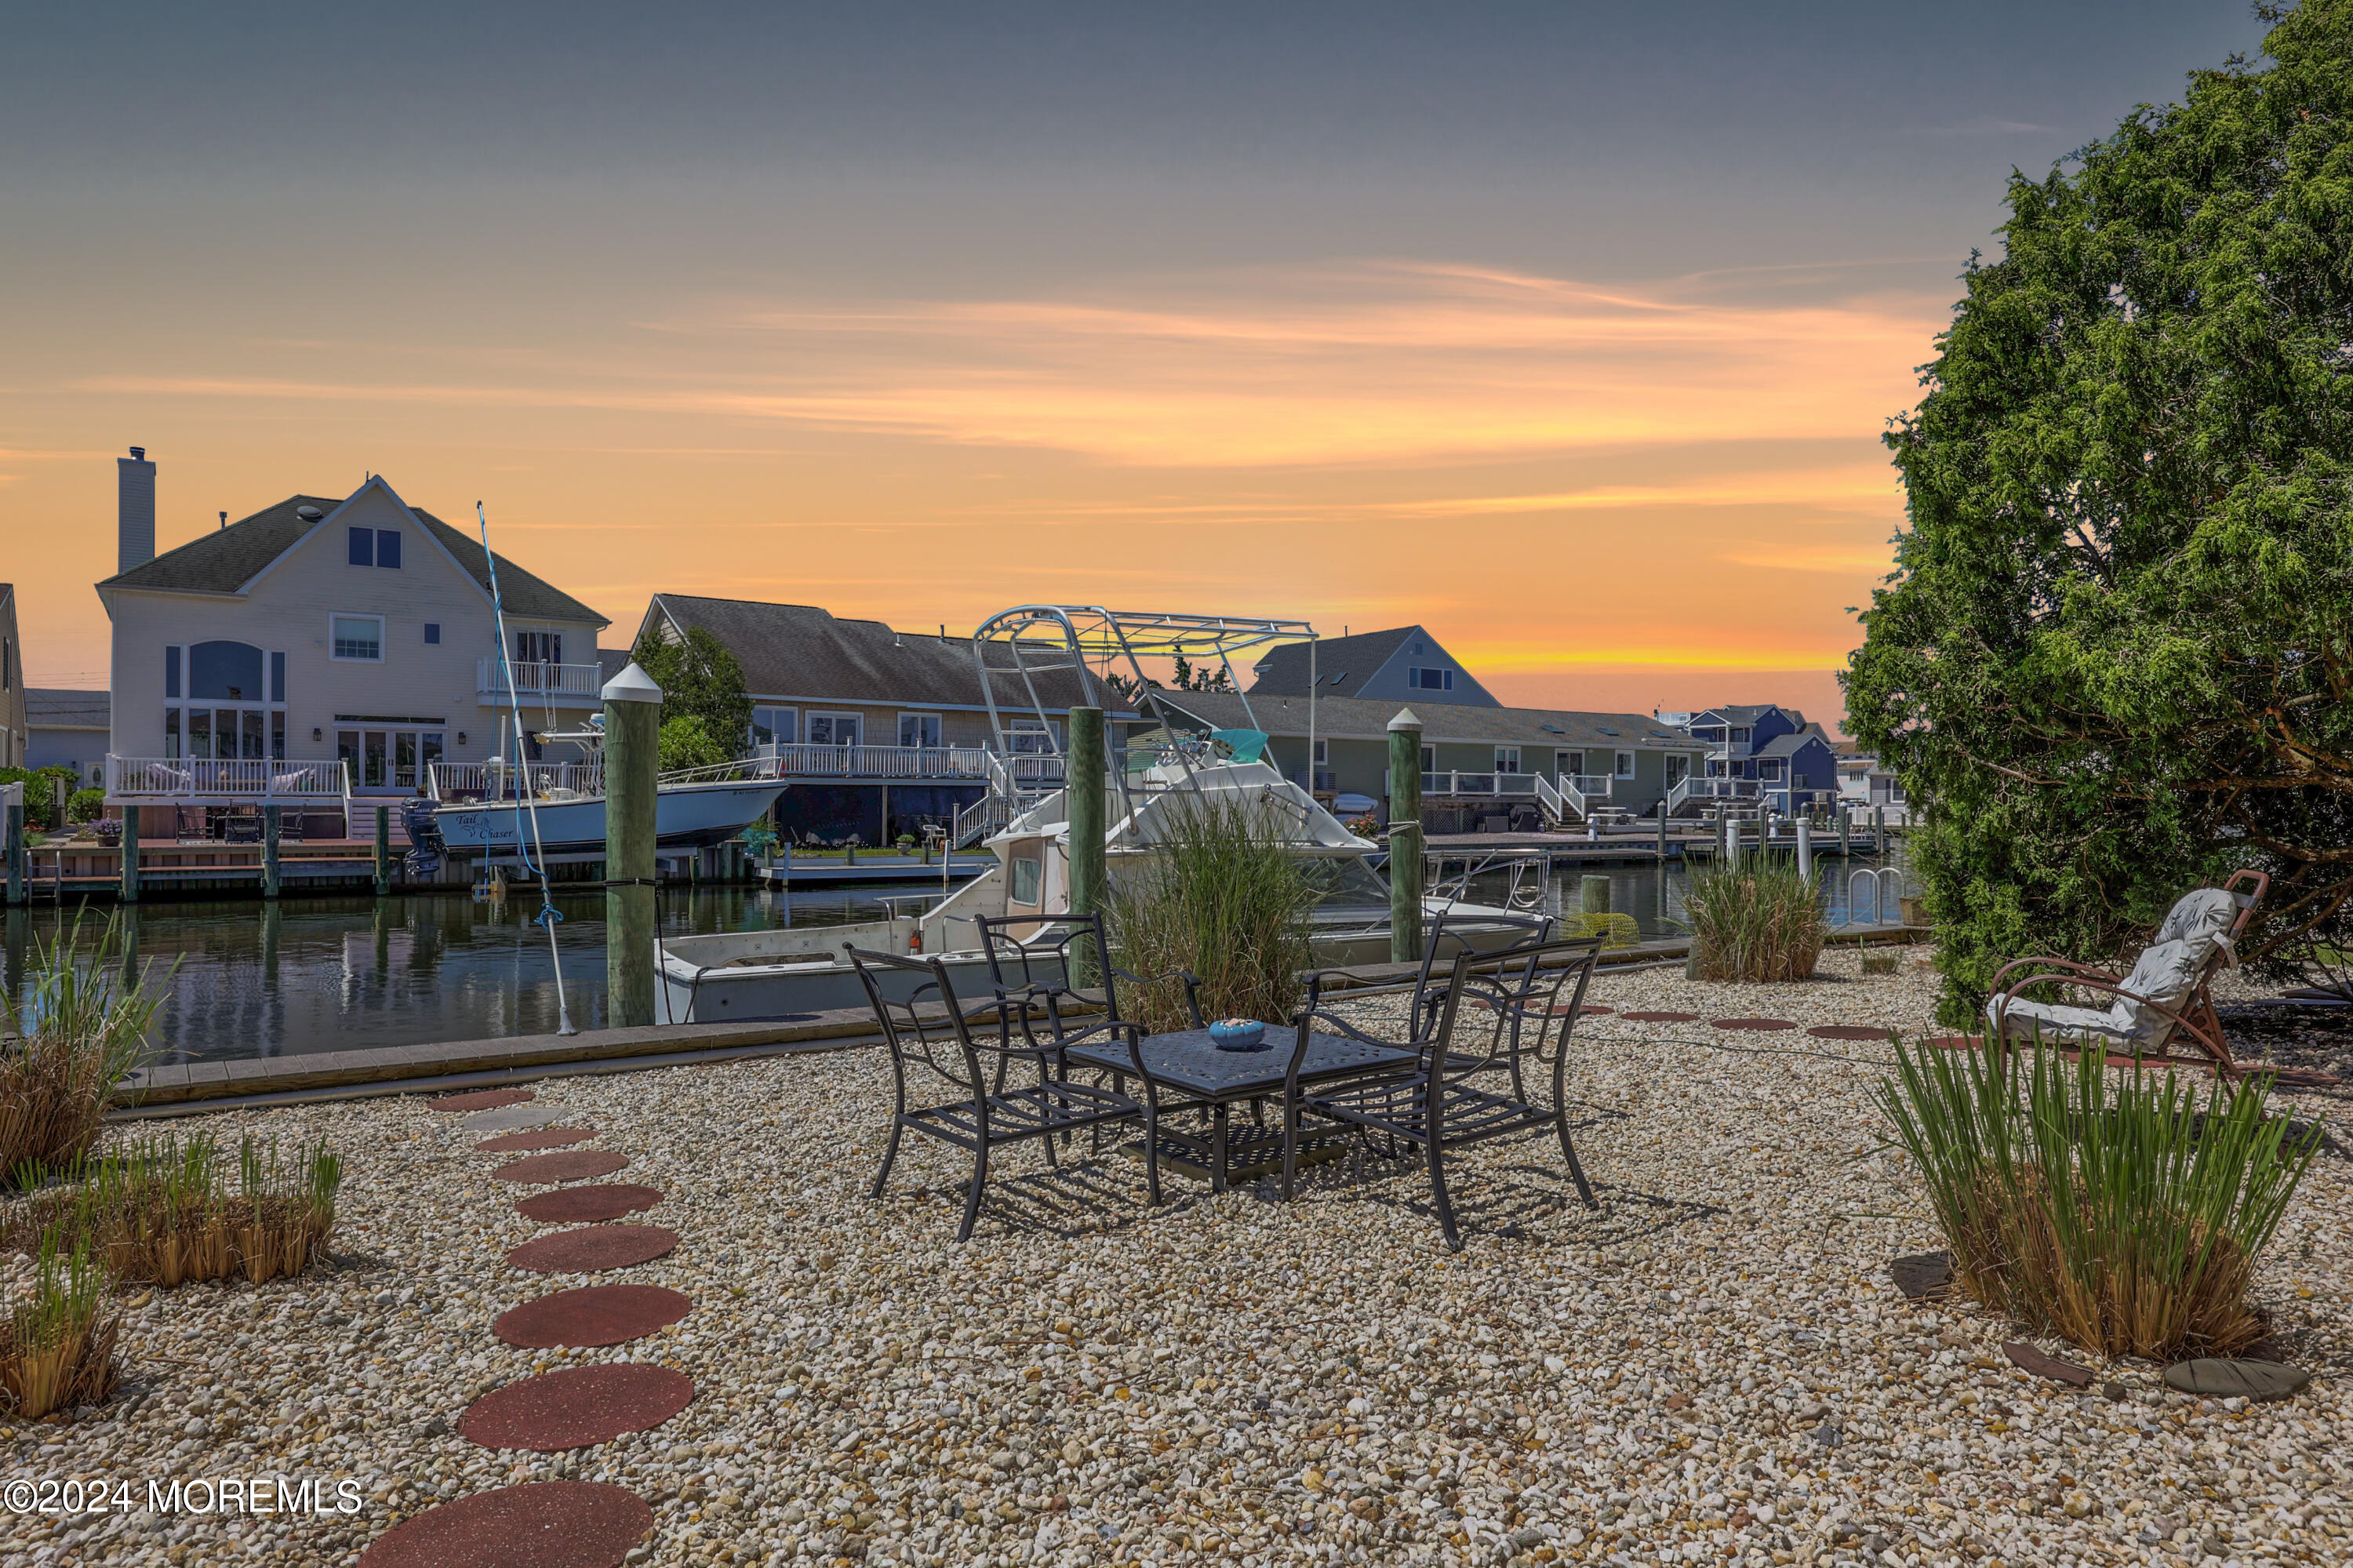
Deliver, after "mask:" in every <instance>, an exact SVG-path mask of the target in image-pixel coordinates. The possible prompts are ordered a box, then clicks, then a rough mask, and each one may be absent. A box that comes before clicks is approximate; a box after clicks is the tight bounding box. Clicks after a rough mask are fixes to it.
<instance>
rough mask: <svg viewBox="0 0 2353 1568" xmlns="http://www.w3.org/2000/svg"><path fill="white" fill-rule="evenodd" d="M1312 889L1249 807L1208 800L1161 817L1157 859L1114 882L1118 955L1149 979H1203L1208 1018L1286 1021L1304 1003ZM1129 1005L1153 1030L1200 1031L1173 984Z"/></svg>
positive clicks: (1130, 867)
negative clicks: (1171, 975) (1171, 974)
mask: <svg viewBox="0 0 2353 1568" xmlns="http://www.w3.org/2000/svg"><path fill="white" fill-rule="evenodd" d="M1315 899H1316V894H1315V889H1314V885H1312V884H1311V883H1310V882H1309V881H1308V879H1307V877H1306V875H1305V874H1303V872H1302V871H1301V869H1300V866H1299V863H1298V861H1297V860H1296V859H1295V858H1294V857H1293V855H1292V854H1291V853H1289V851H1287V850H1286V849H1285V848H1284V847H1283V845H1282V842H1280V841H1279V840H1277V839H1276V838H1274V837H1273V836H1271V833H1270V832H1269V831H1268V830H1267V828H1266V827H1265V826H1263V825H1262V824H1261V821H1260V820H1259V818H1258V817H1257V816H1255V815H1253V813H1252V811H1251V810H1250V805H1249V804H1248V803H1247V802H1243V801H1237V800H1219V799H1217V798H1215V797H1204V798H1201V799H1198V800H1194V801H1192V802H1191V803H1190V804H1188V805H1187V808H1186V809H1184V810H1177V811H1172V812H1170V813H1168V814H1167V815H1166V817H1165V818H1164V820H1163V822H1162V836H1161V839H1160V842H1158V843H1157V844H1156V845H1155V848H1154V851H1153V853H1151V854H1149V855H1147V856H1144V857H1139V858H1138V859H1136V860H1134V861H1133V862H1130V863H1128V864H1127V865H1126V866H1124V867H1123V868H1122V869H1121V874H1120V875H1119V876H1117V877H1116V878H1114V879H1113V886H1112V896H1111V908H1110V911H1109V913H1110V916H1111V937H1112V951H1113V962H1115V963H1117V964H1118V965H1119V966H1120V967H1121V968H1123V969H1128V970H1131V971H1132V972H1134V973H1136V974H1141V975H1152V974H1163V973H1166V971H1168V970H1170V969H1187V970H1190V971H1191V972H1192V973H1194V974H1195V975H1198V977H1200V981H1201V1011H1202V1012H1203V1013H1204V1014H1205V1015H1207V1016H1208V1017H1210V1018H1257V1019H1263V1020H1265V1021H1267V1022H1276V1023H1279V1022H1282V1021H1283V1020H1284V1019H1286V1018H1288V1017H1290V1016H1291V1012H1292V1010H1293V1008H1295V1007H1297V1006H1298V1005H1299V1001H1300V996H1301V988H1300V983H1299V975H1300V971H1302V970H1303V969H1307V968H1308V967H1309V966H1310V965H1311V964H1312V962H1313V961H1314V960H1313V957H1312V955H1311V953H1310V951H1309V948H1308V944H1307V928H1308V916H1309V914H1310V913H1311V912H1312V911H1313V910H1314V907H1315ZM1130 993H1131V994H1132V995H1133V996H1134V1002H1133V1005H1131V1006H1129V1007H1128V1008H1127V1011H1128V1012H1130V1013H1131V1014H1132V1015H1133V1019H1134V1022H1137V1023H1140V1024H1142V1025H1143V1026H1144V1027H1145V1030H1146V1031H1147V1032H1153V1033H1158V1032H1162V1031H1166V1030H1176V1029H1186V1028H1189V1027H1191V1022H1192V1021H1191V1020H1190V1018H1189V1017H1187V1014H1186V1012H1185V1000H1184V993H1183V991H1181V990H1180V989H1179V988H1178V987H1177V986H1176V984H1175V983H1174V982H1170V983H1166V984H1162V985H1154V986H1145V987H1143V988H1141V989H1137V988H1134V987H1131V988H1130Z"/></svg>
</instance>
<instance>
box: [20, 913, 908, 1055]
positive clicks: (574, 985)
mask: <svg viewBox="0 0 2353 1568" xmlns="http://www.w3.org/2000/svg"><path fill="white" fill-rule="evenodd" d="M922 891H926V889H923V888H906V887H895V886H892V887H880V886H878V887H874V888H860V889H856V890H847V889H842V890H827V891H823V892H817V893H806V894H795V895H790V896H789V897H787V895H783V894H779V893H775V892H771V891H767V890H765V889H752V888H741V887H696V888H679V889H665V890H664V891H663V892H662V893H661V895H659V910H660V914H661V927H660V928H661V931H662V934H663V935H664V936H665V937H675V936H684V935H686V934H688V933H690V932H712V931H755V930H763V929H766V928H769V927H783V926H827V925H840V924H843V923H845V922H848V921H852V920H871V919H879V918H881V916H882V915H883V914H884V913H885V910H884V909H883V906H882V904H881V900H882V899H883V898H884V897H886V896H889V895H894V894H906V893H909V892H922ZM930 891H936V889H935V888H934V889H930ZM555 908H556V912H557V913H558V914H559V915H561V916H563V918H562V919H561V920H560V921H559V922H558V923H557V925H556V927H555V949H556V954H557V955H558V956H559V957H560V959H561V961H562V967H563V976H564V986H565V996H566V1001H568V1002H569V1004H570V1009H571V1013H572V1020H573V1022H574V1023H575V1025H577V1026H578V1027H580V1028H583V1029H594V1028H596V1027H599V1026H600V1025H602V1024H603V1023H604V1022H605V1017H606V1014H605V921H604V914H605V909H604V895H603V894H602V893H586V894H565V893H559V894H558V895H557V897H556V899H555ZM538 911H539V900H538V898H537V897H536V895H529V896H525V895H516V896H513V897H511V898H509V899H508V900H506V901H505V902H504V903H489V902H478V901H476V900H474V899H472V898H470V897H467V896H466V895H462V894H454V895H421V896H410V897H397V898H384V899H377V898H373V897H367V896H357V897H350V898H303V899H288V900H285V901H283V902H282V903H270V902H263V901H251V902H248V901H244V900H235V901H232V900H226V899H224V900H216V901H206V902H188V903H153V902H150V903H145V904H138V905H130V906H121V907H119V908H111V909H110V908H108V907H106V906H91V907H90V909H89V910H88V912H87V913H85V914H84V915H82V916H81V919H82V936H83V941H84V945H85V946H90V945H94V943H95V941H96V938H97V935H98V933H99V932H100V930H101V929H103V927H105V924H106V922H107V920H108V918H109V916H112V917H113V918H114V920H115V922H116V930H117V938H118V940H119V942H120V944H121V967H122V970H123V973H124V974H125V975H126V976H136V975H138V974H139V973H140V972H141V971H142V969H143V970H144V972H145V973H146V975H147V976H148V979H149V982H150V983H151V984H153V985H154V986H156V987H158V988H159V989H161V990H162V991H163V993H164V1001H163V1005H162V1006H161V1007H160V1008H159V1009H158V1010H157V1012H156V1015H155V1023H154V1027H153V1031H152V1033H151V1034H150V1040H151V1042H152V1043H153V1044H155V1045H156V1046H157V1047H159V1048H160V1049H161V1050H162V1051H163V1052H164V1057H163V1059H164V1061H165V1062H191V1061H220V1060H226V1059H233V1058H237V1057H245V1056H280V1055H306V1054H315V1053H319V1052H325V1051H350V1050H360V1049H365V1048H369V1047H375V1046H384V1045H413V1044H424V1043H426V1042H429V1041H438V1040H469V1039H487V1038H493V1037H497V1036H501V1035H511V1034H537V1033H553V1032H554V1029H555V1026H556V1018H557V1010H556V1001H555V983H556V982H555V977H556V959H555V958H551V956H550V954H549V951H548V941H547V936H546V933H545V931H544V930H543V928H542V927H540V926H538V925H536V924H534V922H533V917H534V916H536V915H537V914H538ZM74 918H75V914H74V911H73V910H72V909H70V908H69V909H67V910H66V911H64V912H63V913H59V912H58V911H57V910H54V909H33V910H26V909H10V910H8V911H7V912H6V916H5V923H0V932H5V949H0V983H5V985H6V987H7V989H8V992H9V994H10V995H12V996H16V997H18V998H19V999H21V998H22V996H23V994H24V988H25V985H26V974H27V969H28V965H29V962H30V959H31V955H32V952H33V948H34V945H35V944H36V943H37V942H47V941H51V940H54V939H55V938H57V937H58V934H59V932H60V931H61V930H62V929H63V928H64V927H68V926H70V925H71V924H72V922H73V920H74Z"/></svg>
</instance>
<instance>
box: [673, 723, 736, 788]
mask: <svg viewBox="0 0 2353 1568" xmlns="http://www.w3.org/2000/svg"><path fill="white" fill-rule="evenodd" d="M658 744H659V748H660V756H661V770H662V771H663V772H664V773H675V772H677V771H678V770H679V769H681V768H715V767H717V766H718V765H719V764H720V763H723V762H729V761H733V759H734V757H735V753H734V750H733V747H727V746H723V745H722V744H720V742H719V741H718V740H717V739H716V738H714V737H713V736H712V733H711V731H710V729H709V728H708V727H707V726H705V725H704V724H703V722H702V720H701V719H699V718H697V717H695V716H694V715H692V714H680V715H676V716H675V717H671V718H666V719H664V720H662V726H661V736H660V739H659V743H658Z"/></svg>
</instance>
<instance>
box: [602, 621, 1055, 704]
mask: <svg viewBox="0 0 2353 1568" xmlns="http://www.w3.org/2000/svg"><path fill="white" fill-rule="evenodd" d="M646 614H647V616H648V618H649V620H650V619H651V618H653V617H655V616H657V615H667V617H668V618H669V620H670V622H671V623H672V624H674V625H675V626H677V627H678V629H679V630H681V631H687V630H693V629H694V628H696V627H701V628H702V630H706V631H708V632H710V633H711V634H712V636H713V637H716V638H717V639H719V641H721V642H722V643H723V644H724V645H725V646H726V649H727V651H728V652H731V653H733V654H734V655H735V659H736V662H738V663H740V664H742V665H743V666H744V686H745V687H746V689H748V690H749V691H750V692H751V693H752V694H754V696H765V697H777V698H793V699H799V700H807V699H816V700H819V701H827V702H845V703H904V704H907V705H911V706H922V707H976V706H979V705H980V703H981V693H980V673H979V670H978V668H977V667H976V665H975V664H974V662H973V657H972V639H971V638H969V637H950V638H947V639H945V640H942V639H941V638H940V637H939V636H937V635H936V634H935V633H933V632H929V631H898V630H892V628H891V627H889V626H886V625H884V624H883V623H882V622H881V621H879V620H843V619H841V618H839V617H838V616H836V615H834V614H832V613H831V612H830V611H828V610H824V609H818V607H816V606H815V605H807V604H764V603H761V602H759V601H757V600H754V599H702V598H698V597H696V596H694V595H691V594H675V593H661V594H656V595H655V596H654V598H653V602H652V603H651V604H650V605H649V606H648V607H647V610H646ZM640 635H642V631H641V632H640ZM1025 646H1027V644H1025ZM990 662H991V663H992V664H1004V663H1008V662H1010V660H1009V656H1004V657H997V658H992V659H991V661H990ZM996 685H997V702H998V703H999V704H1001V705H1008V707H1011V708H1015V709H1018V710H1020V711H1025V712H1026V711H1029V696H1028V694H1026V693H1025V692H1024V691H1023V689H1022V686H1021V683H1019V682H1018V681H1013V680H1007V679H1005V678H1003V677H1002V676H1000V677H998V678H997V683H996ZM1081 692H1082V687H1081V685H1080V682H1079V678H1078V676H1077V675H1076V674H1074V673H1071V672H1070V671H1068V670H1061V671H1051V672H1049V673H1044V674H1041V675H1039V677H1038V694H1039V701H1040V702H1042V703H1043V704H1044V705H1045V706H1046V707H1047V709H1048V710H1049V711H1058V710H1060V709H1064V708H1070V707H1074V706H1076V705H1079V704H1080V703H1081V702H1082V701H1083V700H1084V699H1083V697H1082V695H1081Z"/></svg>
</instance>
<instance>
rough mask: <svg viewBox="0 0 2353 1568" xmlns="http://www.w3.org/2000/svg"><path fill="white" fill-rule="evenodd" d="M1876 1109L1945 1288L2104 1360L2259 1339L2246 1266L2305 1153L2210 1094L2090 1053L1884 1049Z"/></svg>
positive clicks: (2210, 1350)
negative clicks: (1929, 1234) (1916, 1176)
mask: <svg viewBox="0 0 2353 1568" xmlns="http://www.w3.org/2000/svg"><path fill="white" fill-rule="evenodd" d="M1896 1061H1897V1064H1898V1075H1897V1077H1895V1078H1894V1079H1883V1080H1881V1082H1880V1085H1879V1088H1878V1097H1879V1100H1880V1103H1881V1106H1882V1107H1883V1109H1884V1110H1885V1111H1886V1113H1887V1117H1888V1120H1889V1121H1890V1123H1892V1124H1893V1128H1894V1138H1893V1139H1892V1140H1891V1141H1893V1142H1894V1143H1895V1144H1897V1145H1899V1146H1900V1147H1902V1148H1903V1150H1905V1152H1906V1153H1908V1154H1909V1155H1910V1156H1911V1157H1912V1160H1913V1163H1914V1164H1915V1166H1917V1167H1918V1169H1919V1171H1920V1174H1921V1178H1922V1180H1923V1181H1925V1182H1926V1186H1927V1189H1928V1200H1929V1205H1930V1207H1931V1208H1932V1209H1933V1210H1934V1211H1935V1213H1936V1224H1937V1226H1938V1228H1939V1229H1941V1230H1942V1231H1943V1232H1944V1234H1945V1240H1946V1244H1947V1246H1949V1247H1950V1248H1951V1250H1952V1255H1953V1278H1954V1281H1955V1283H1956V1284H1957V1286H1958V1287H1960V1289H1961V1290H1962V1292H1963V1293H1964V1294H1966V1295H1968V1296H1969V1297H1971V1298H1974V1299H1976V1300H1977V1301H1978V1302H1980V1303H1982V1304H1983V1305H1984V1306H1987V1307H1989V1308H1993V1309H1994V1310H1996V1311H1999V1312H2002V1313H2006V1314H2008V1315H2009V1316H2010V1317H2012V1318H2014V1319H2018V1320H2019V1321H2020V1322H2021V1323H2023V1324H2025V1325H2027V1326H2028V1327H2029V1328H2030V1329H2032V1330H2038V1331H2044V1332H2050V1333H2055V1334H2058V1335H2061V1336H2063V1338H2065V1339H2067V1340H2072V1341H2073V1342H2074V1343H2076V1344H2078V1345H2081V1346H2083V1347H2084V1348H2085V1349H2086V1350H2091V1351H2099V1352H2100V1353H2102V1354H2104V1355H2107V1356H2112V1357H2113V1356H2126V1355H2135V1356H2146V1357H2150V1358H2152V1359H2158V1360H2173V1359H2177V1358H2179V1357H2181V1356H2184V1355H2216V1356H2228V1355H2233V1354H2236V1353H2238V1352H2240V1351H2244V1350H2245V1349H2246V1348H2247V1347H2248V1346H2250V1345H2252V1344H2253V1343H2254V1342H2255V1341H2256V1340H2260V1339H2262V1338H2263V1319H2261V1318H2260V1317H2258V1316H2257V1314H2256V1312H2255V1310H2254V1308H2253V1305H2252V1304H2251V1303H2250V1301H2249V1299H2248V1286H2249V1283H2250V1281H2251V1280H2252V1278H2253V1274H2254V1267H2255V1259H2256V1257H2257V1255H2259V1254H2261V1252H2262V1251H2263V1246H2264V1245H2265V1244H2266V1243H2268V1242H2269V1241H2270V1240H2271V1238H2272V1234H2273V1233H2274V1231H2275V1230H2277V1228H2278V1226H2279V1222H2280V1216H2281V1215H2282V1214H2283V1213H2285V1212H2286V1209H2287V1205H2288V1202H2289V1200H2290V1199H2291V1198H2292V1197H2294V1196H2295V1189H2296V1184H2297V1182H2299V1181H2302V1180H2303V1177H2304V1173H2305V1171H2306V1169H2307V1168H2308V1167H2309V1166H2310V1165H2311V1163H2312V1159H2313V1155H2314V1154H2315V1153H2316V1151H2317V1150H2318V1149H2319V1147H2320V1135H2319V1129H2318V1128H2306V1129H2304V1130H2303V1131H2301V1132H2296V1131H2293V1130H2292V1129H2291V1127H2290V1124H2289V1123H2288V1121H2287V1120H2286V1119H2285V1118H2278V1117H2271V1116H2267V1115H2265V1114H2264V1102H2265V1100H2266V1098H2267V1097H2268V1095H2269V1088H2270V1086H2269V1085H2268V1083H2265V1082H2262V1081H2257V1082H2253V1083H2246V1084H2241V1085H2239V1086H2235V1087H2229V1088H2225V1087H2223V1086H2216V1087H2215V1088H2213V1089H2211V1090H2210V1091H2209V1092H2208V1094H2207V1095H2206V1096H2205V1097H2204V1098H2203V1100H2202V1101H2201V1099H2200V1096H2199V1094H2198V1093H2197V1091H2196V1090H2195V1089H2194V1088H2189V1087H2185V1086H2183V1084H2182V1083H2181V1082H2180V1078H2179V1075H2177V1074H2174V1073H2170V1072H2164V1071H2153V1070H2150V1069H2147V1068H2145V1067H2143V1066H2141V1065H2139V1064H2135V1065H2134V1067H2133V1068H2132V1070H2131V1071H2130V1072H2129V1073H2128V1074H2121V1075H2118V1076H2117V1077H2116V1078H2114V1079H2111V1077H2110V1076H2109V1074H2108V1069H2107V1067H2106V1064H2105V1056H2104V1054H2103V1053H2101V1052H2099V1051H2085V1052H2083V1053H2082V1054H2081V1056H2080V1059H2079V1060H2074V1061H2070V1060H2069V1059H2068V1057H2067V1055H2066V1054H2065V1053H2063V1052H2061V1051H2058V1050H2053V1049H2047V1048H2045V1047H2044V1046H2043V1045H2042V1043H2041V1042H2040V1041H2039V1040H2038V1041H2037V1042H2036V1043H2035V1044H2034V1047H2033V1050H2032V1053H2031V1055H2030V1054H2027V1053H2026V1052H2024V1051H2023V1050H2016V1049H1999V1048H1997V1049H1993V1050H1960V1051H1947V1050H1941V1049H1937V1048H1935V1047H1931V1046H1926V1045H1923V1046H1921V1047H1919V1048H1917V1049H1916V1050H1913V1049H1907V1048H1905V1046H1904V1045H1903V1044H1901V1043H1900V1042H1899V1043H1898V1044H1897V1047H1896Z"/></svg>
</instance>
